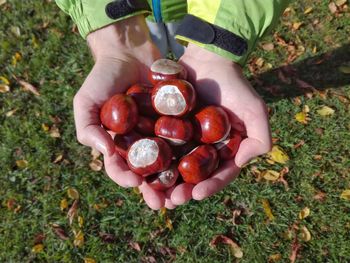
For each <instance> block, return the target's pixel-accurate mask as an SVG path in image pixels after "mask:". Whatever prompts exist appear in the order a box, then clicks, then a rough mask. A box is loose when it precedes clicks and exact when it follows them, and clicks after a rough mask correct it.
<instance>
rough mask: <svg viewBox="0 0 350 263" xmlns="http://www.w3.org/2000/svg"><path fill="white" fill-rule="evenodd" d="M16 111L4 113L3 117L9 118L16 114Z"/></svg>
mask: <svg viewBox="0 0 350 263" xmlns="http://www.w3.org/2000/svg"><path fill="white" fill-rule="evenodd" d="M16 111H18V109H13V110H10V111H8V112H6V113H5V116H6V117H11V116H12V115H13V114H15V113H16Z"/></svg>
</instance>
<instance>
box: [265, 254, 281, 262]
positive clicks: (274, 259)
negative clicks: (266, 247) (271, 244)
mask: <svg viewBox="0 0 350 263" xmlns="http://www.w3.org/2000/svg"><path fill="white" fill-rule="evenodd" d="M281 259H282V255H281V254H273V255H271V256H269V260H268V262H277V261H279V260H281Z"/></svg>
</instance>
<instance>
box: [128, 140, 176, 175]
mask: <svg viewBox="0 0 350 263" xmlns="http://www.w3.org/2000/svg"><path fill="white" fill-rule="evenodd" d="M171 158H172V151H171V148H170V146H169V145H168V144H167V143H166V142H165V141H164V140H163V139H161V138H156V137H154V138H144V139H140V140H138V141H136V142H134V143H133V144H132V145H131V146H130V147H129V149H128V154H127V158H126V161H127V163H128V165H129V168H130V170H131V171H133V172H134V173H136V174H139V175H142V176H143V177H146V176H148V175H151V174H154V173H159V172H162V171H164V170H166V169H168V168H169V166H170V163H171Z"/></svg>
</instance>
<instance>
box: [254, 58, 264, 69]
mask: <svg viewBox="0 0 350 263" xmlns="http://www.w3.org/2000/svg"><path fill="white" fill-rule="evenodd" d="M264 62H265V61H264V59H263V58H258V59H257V60H256V61H255V65H257V66H258V67H260V68H261V67H262V66H263V65H264Z"/></svg>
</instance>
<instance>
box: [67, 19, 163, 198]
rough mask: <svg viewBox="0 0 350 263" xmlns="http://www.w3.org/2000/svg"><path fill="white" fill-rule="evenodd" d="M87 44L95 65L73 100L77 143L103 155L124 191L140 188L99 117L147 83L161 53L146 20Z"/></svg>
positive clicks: (121, 25) (100, 33)
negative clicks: (113, 100)
mask: <svg viewBox="0 0 350 263" xmlns="http://www.w3.org/2000/svg"><path fill="white" fill-rule="evenodd" d="M87 41H88V44H89V46H90V49H91V52H92V54H93V56H94V59H95V65H94V67H93V69H92V70H91V72H90V73H89V75H88V76H87V78H86V80H85V81H84V83H83V85H82V87H81V88H80V89H79V91H78V92H77V94H76V95H75V97H74V118H75V126H76V131H77V138H78V141H79V142H80V143H82V144H84V145H87V146H90V147H92V148H95V149H97V150H99V151H100V152H102V153H103V155H104V164H105V169H106V172H107V174H108V176H109V177H110V178H111V179H112V180H113V181H114V182H116V183H117V184H119V185H120V186H123V187H135V186H138V185H140V184H141V183H142V181H143V179H142V177H141V176H138V175H136V174H134V173H133V172H131V171H130V170H129V168H128V166H127V165H126V163H125V162H124V160H123V159H122V158H121V157H120V156H119V155H118V154H117V153H116V152H115V146H114V142H113V138H112V136H111V134H109V133H107V132H106V130H105V129H104V128H102V127H101V121H100V114H99V113H100V108H101V107H102V105H103V103H104V102H105V101H106V100H107V99H109V98H110V97H112V96H113V95H114V94H116V93H122V92H125V91H126V89H127V88H128V87H130V86H131V85H133V84H135V83H147V72H148V68H149V67H150V65H151V64H152V63H153V62H154V61H155V60H156V59H158V58H160V54H159V51H158V49H157V48H156V47H155V46H154V44H153V43H152V41H151V39H150V36H149V31H148V28H147V25H146V23H145V19H144V17H143V16H135V17H132V18H129V19H126V20H123V21H119V22H117V23H115V24H112V25H109V26H107V27H104V28H101V29H99V30H97V31H95V32H92V33H90V34H89V35H88V38H87ZM151 197H152V196H150V198H151ZM152 198H156V197H152Z"/></svg>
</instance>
